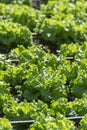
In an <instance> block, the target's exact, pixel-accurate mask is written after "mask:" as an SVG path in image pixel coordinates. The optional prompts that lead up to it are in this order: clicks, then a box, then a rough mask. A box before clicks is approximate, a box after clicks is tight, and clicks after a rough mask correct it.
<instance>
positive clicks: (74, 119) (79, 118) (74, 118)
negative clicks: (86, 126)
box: [67, 116, 83, 121]
mask: <svg viewBox="0 0 87 130" xmlns="http://www.w3.org/2000/svg"><path fill="white" fill-rule="evenodd" d="M67 119H68V120H73V121H76V120H81V119H83V116H77V117H67Z"/></svg>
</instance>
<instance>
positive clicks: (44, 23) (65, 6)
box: [0, 0, 87, 51]
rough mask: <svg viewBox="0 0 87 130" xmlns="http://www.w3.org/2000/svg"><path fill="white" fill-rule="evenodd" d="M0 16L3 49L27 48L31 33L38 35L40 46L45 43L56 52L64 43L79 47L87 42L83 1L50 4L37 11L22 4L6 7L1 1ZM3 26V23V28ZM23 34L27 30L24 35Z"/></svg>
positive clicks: (85, 11) (85, 14)
mask: <svg viewBox="0 0 87 130" xmlns="http://www.w3.org/2000/svg"><path fill="white" fill-rule="evenodd" d="M0 15H1V16H2V17H1V20H0V25H1V26H0V37H1V38H0V44H1V45H3V48H5V46H8V48H9V49H11V47H15V46H16V45H17V44H23V45H25V46H27V44H28V45H30V42H31V40H30V39H32V38H31V35H32V33H38V34H39V39H42V40H43V43H44V42H46V41H48V43H50V44H53V45H57V48H59V47H60V45H61V44H63V43H67V44H68V43H71V42H73V43H76V42H78V43H79V44H82V43H83V42H86V41H87V37H86V35H87V22H86V21H87V2H86V0H79V1H78V0H77V1H72V0H62V1H61V0H58V1H57V0H54V1H50V0H49V1H48V3H47V4H46V5H44V4H43V5H41V7H40V10H36V9H34V8H33V7H30V6H28V5H24V4H17V3H16V4H12V3H11V4H5V3H2V1H1V2H0ZM2 23H5V27H3V26H4V25H3V24H2ZM14 23H15V24H14ZM9 24H10V25H9ZM19 24H20V25H19ZM8 26H9V28H8ZM15 26H16V27H15ZM16 28H18V29H16ZM21 28H23V31H22V29H21ZM26 28H27V29H26ZM24 30H27V31H26V33H25V31H24ZM11 32H12V33H11ZM15 32H17V34H15ZM29 32H31V34H30V33H29ZM25 34H26V35H25ZM3 35H5V37H4V38H3ZM19 35H20V39H19ZM22 37H23V42H22V41H21V40H22V39H21V38H22ZM26 37H27V38H26ZM29 37H30V38H29ZM7 38H8V42H7ZM28 40H29V41H28ZM19 41H20V42H19ZM15 42H16V43H15ZM18 42H19V43H18ZM14 44H15V45H14ZM9 49H8V51H9ZM5 50H6V49H5Z"/></svg>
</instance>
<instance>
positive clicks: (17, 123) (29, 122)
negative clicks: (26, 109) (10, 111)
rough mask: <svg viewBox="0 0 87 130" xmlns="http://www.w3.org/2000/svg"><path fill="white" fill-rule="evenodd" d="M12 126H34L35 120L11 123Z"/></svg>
mask: <svg viewBox="0 0 87 130" xmlns="http://www.w3.org/2000/svg"><path fill="white" fill-rule="evenodd" d="M10 123H11V125H21V124H22V125H23V124H32V123H34V120H25V121H10Z"/></svg>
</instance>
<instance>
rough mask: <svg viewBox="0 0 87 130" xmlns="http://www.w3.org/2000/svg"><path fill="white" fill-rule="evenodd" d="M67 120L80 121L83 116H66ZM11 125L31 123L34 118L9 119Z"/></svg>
mask: <svg viewBox="0 0 87 130" xmlns="http://www.w3.org/2000/svg"><path fill="white" fill-rule="evenodd" d="M66 119H67V120H73V121H80V120H81V119H83V116H78V117H67V118H66ZM10 123H11V124H12V125H17V124H19V125H20V124H32V123H34V120H25V121H24V120H23V121H10Z"/></svg>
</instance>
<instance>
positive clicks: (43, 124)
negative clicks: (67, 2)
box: [0, 42, 87, 130]
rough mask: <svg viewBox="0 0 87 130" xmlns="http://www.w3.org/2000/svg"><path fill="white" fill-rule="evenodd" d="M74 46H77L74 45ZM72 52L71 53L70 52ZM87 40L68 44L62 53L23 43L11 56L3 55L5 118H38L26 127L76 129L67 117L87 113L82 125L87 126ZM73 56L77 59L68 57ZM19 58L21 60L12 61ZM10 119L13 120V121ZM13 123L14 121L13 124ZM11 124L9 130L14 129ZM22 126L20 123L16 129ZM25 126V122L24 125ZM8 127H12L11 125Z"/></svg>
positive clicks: (0, 81)
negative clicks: (16, 62)
mask: <svg viewBox="0 0 87 130" xmlns="http://www.w3.org/2000/svg"><path fill="white" fill-rule="evenodd" d="M72 48H73V49H72ZM70 52H71V55H69V54H70ZM86 52H87V43H86V42H85V43H83V44H82V45H81V46H80V45H79V44H70V45H67V44H64V45H62V46H61V49H60V51H59V52H58V56H56V55H54V54H50V52H49V50H48V52H45V51H44V48H43V47H42V46H40V45H38V46H34V45H32V46H31V47H28V48H27V49H26V48H25V47H23V46H22V45H21V46H19V47H18V48H16V49H13V50H11V52H10V53H9V56H8V57H7V56H5V55H2V54H1V55H0V115H1V116H3V118H1V124H0V126H1V128H2V130H4V129H5V127H6V128H8V126H9V125H8V121H7V126H5V125H4V123H3V122H4V120H7V119H8V120H9V121H12V120H34V121H35V122H34V123H33V124H32V125H30V127H29V126H24V129H25V127H26V129H28V128H29V130H39V129H40V130H45V129H50V130H51V129H52V130H53V129H56V130H58V129H61V130H63V129H65V130H71V129H72V130H74V129H75V124H74V123H73V122H72V121H69V120H67V119H66V117H72V116H85V117H84V118H83V119H82V120H81V122H80V125H79V126H78V127H79V129H80V130H85V129H86V128H87V127H86V126H87V115H86V113H87V62H86V61H87V53H86ZM67 56H72V57H73V61H70V60H66V57H67ZM12 60H13V61H14V60H17V61H18V64H15V63H12ZM9 123H10V122H9ZM10 126H11V125H10ZM10 126H9V130H10V129H12V128H10ZM17 129H18V130H20V129H21V127H20V128H19V127H18V126H17V127H16V130H17ZM22 129H23V126H22ZM7 130H8V129H7Z"/></svg>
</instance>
